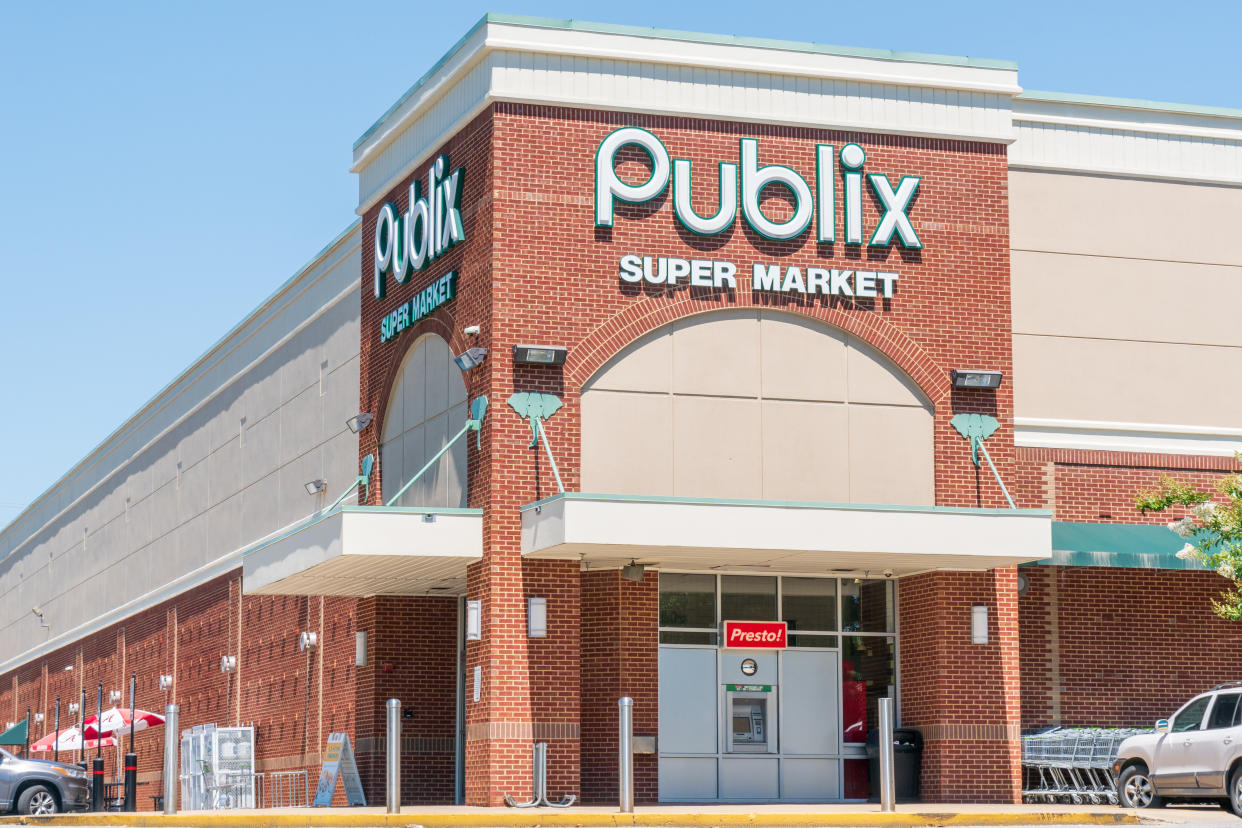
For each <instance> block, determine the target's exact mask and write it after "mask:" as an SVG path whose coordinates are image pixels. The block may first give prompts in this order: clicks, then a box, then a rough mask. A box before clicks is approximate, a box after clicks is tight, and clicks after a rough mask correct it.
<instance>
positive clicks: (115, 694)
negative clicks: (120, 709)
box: [108, 690, 121, 704]
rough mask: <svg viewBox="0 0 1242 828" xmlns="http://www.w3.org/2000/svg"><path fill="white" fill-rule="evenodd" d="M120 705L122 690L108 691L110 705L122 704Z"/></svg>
mask: <svg viewBox="0 0 1242 828" xmlns="http://www.w3.org/2000/svg"><path fill="white" fill-rule="evenodd" d="M120 703H121V691H120V690H109V691H108V704H120Z"/></svg>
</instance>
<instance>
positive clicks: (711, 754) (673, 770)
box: [659, 646, 843, 802]
mask: <svg viewBox="0 0 1242 828" xmlns="http://www.w3.org/2000/svg"><path fill="white" fill-rule="evenodd" d="M659 665H660V737H659V746H660V757H659V777H660V779H659V781H660V800H661V801H665V802H680V801H690V800H697V801H704V800H712V801H746V802H756V801H763V800H772V801H775V800H791V801H824V800H832V799H840V798H841V790H842V787H841V774H842V768H841V760H842V758H843V757H842V754H841V704H840V689H841V657H840V653H839V652H838V651H836V650H823V649H805V650H802V649H790V650H781V651H776V652H773V651H770V650H769V651H763V650H719V649H716V648H714V647H713V648H699V647H685V646H664V647H661V648H660V656H659Z"/></svg>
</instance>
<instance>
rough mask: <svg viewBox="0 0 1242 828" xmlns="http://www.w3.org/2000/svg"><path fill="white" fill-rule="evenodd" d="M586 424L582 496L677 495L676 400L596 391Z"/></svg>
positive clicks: (588, 397) (586, 399) (588, 400)
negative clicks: (588, 493) (674, 446)
mask: <svg viewBox="0 0 1242 828" xmlns="http://www.w3.org/2000/svg"><path fill="white" fill-rule="evenodd" d="M582 419H583V421H584V422H586V423H590V428H584V429H583V431H582V491H584V492H606V493H608V494H643V495H671V494H672V493H673V398H672V397H671V396H669V395H667V394H627V393H618V392H612V391H598V390H592V391H590V392H589V393H587V394H584V395H583V396H582Z"/></svg>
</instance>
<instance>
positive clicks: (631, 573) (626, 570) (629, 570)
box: [621, 561, 646, 584]
mask: <svg viewBox="0 0 1242 828" xmlns="http://www.w3.org/2000/svg"><path fill="white" fill-rule="evenodd" d="M644 569H646V567H645V566H643V565H642V564H640V563H638V562H636V561H630V562H629V563H628V564H626V565H625V566H623V567H621V577H622V578H624V579H625V580H627V581H633V582H634V583H636V584H641V583H642V582H643V570H644Z"/></svg>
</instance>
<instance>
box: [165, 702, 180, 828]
mask: <svg viewBox="0 0 1242 828" xmlns="http://www.w3.org/2000/svg"><path fill="white" fill-rule="evenodd" d="M180 712H181V708H180V707H178V706H177V705H175V704H170V705H168V706H167V707H165V708H164V813H165V814H167V815H171V814H175V813H177V794H179V793H180V792H181V779H180V778H179V777H178V775H177V754H178V753H180V752H181V739H180V738H179V737H178V735H177V719H178V718H179V715H178V714H179V713H180Z"/></svg>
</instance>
